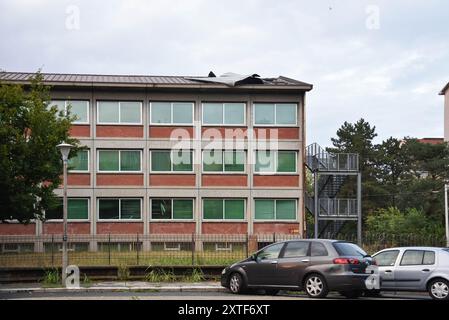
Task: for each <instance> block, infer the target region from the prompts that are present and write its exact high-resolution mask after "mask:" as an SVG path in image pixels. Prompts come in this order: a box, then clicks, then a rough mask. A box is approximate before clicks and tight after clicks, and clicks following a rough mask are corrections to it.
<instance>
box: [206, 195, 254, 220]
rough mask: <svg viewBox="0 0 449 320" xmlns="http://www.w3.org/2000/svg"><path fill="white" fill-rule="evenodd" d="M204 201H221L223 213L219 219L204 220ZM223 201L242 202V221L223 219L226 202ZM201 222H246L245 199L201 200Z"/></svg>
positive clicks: (211, 198) (212, 198)
mask: <svg viewBox="0 0 449 320" xmlns="http://www.w3.org/2000/svg"><path fill="white" fill-rule="evenodd" d="M204 200H221V201H222V202H223V212H222V218H221V219H206V218H204ZM225 200H243V208H244V210H245V211H244V212H243V219H226V218H225V212H226V201H225ZM201 209H202V210H201V213H202V216H201V220H202V221H203V222H244V221H246V220H247V206H246V199H245V198H214V197H210V198H203V199H202V208H201Z"/></svg>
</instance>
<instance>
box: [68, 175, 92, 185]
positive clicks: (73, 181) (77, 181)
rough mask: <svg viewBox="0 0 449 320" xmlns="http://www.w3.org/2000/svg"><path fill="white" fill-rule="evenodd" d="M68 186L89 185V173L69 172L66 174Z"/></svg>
mask: <svg viewBox="0 0 449 320" xmlns="http://www.w3.org/2000/svg"><path fill="white" fill-rule="evenodd" d="M67 184H68V185H69V186H88V185H90V173H70V174H69V175H68V176H67Z"/></svg>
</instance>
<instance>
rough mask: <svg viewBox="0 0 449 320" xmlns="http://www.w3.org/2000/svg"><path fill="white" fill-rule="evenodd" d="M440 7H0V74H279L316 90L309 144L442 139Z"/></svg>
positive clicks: (446, 32)
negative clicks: (349, 136)
mask: <svg viewBox="0 0 449 320" xmlns="http://www.w3.org/2000/svg"><path fill="white" fill-rule="evenodd" d="M448 21H449V1H447V0H421V1H418V0H395V1H391V0H388V1H378V0H371V1H363V0H351V1H349V0H347V1H346V0H321V1H298V0H292V1H282V0H278V1H275V0H270V1H263V0H239V1H234V0H226V1H214V0H207V1H206V0H188V1H186V0H179V1H168V0H163V1H162V0H160V1H149V0H141V1H140V0H126V1H111V0H108V1H94V0H88V1H75V0H72V1H63V0H54V1H49V0H48V1H47V0H1V1H0V39H1V42H0V43H1V50H0V69H3V70H6V71H36V70H37V69H39V68H42V70H43V72H61V73H105V74H155V75H207V73H208V72H209V71H211V70H212V71H214V72H215V73H216V74H222V73H225V72H228V71H232V72H236V73H242V74H252V73H257V74H259V75H261V76H262V77H271V76H278V75H284V76H288V77H291V78H295V79H298V80H302V81H305V82H309V83H312V84H313V85H314V89H313V91H311V92H310V94H309V96H308V99H307V132H308V137H307V140H308V143H310V142H314V141H317V142H319V143H320V144H322V145H324V146H326V145H329V144H330V141H329V140H330V137H332V136H335V132H336V130H337V129H338V127H340V126H341V124H342V123H343V122H344V121H345V120H346V121H351V122H354V121H356V120H357V119H359V118H361V117H363V118H365V119H366V120H368V121H369V122H371V123H372V124H374V125H376V127H377V132H378V134H379V137H380V139H384V138H387V137H389V136H394V137H403V136H413V137H442V136H443V97H442V96H438V92H439V90H441V89H442V88H443V86H444V85H445V84H446V83H447V82H448V81H449V25H448Z"/></svg>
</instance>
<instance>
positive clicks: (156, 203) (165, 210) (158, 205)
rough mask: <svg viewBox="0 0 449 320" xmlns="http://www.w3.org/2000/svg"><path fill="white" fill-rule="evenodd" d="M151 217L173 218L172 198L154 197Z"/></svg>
mask: <svg viewBox="0 0 449 320" xmlns="http://www.w3.org/2000/svg"><path fill="white" fill-rule="evenodd" d="M151 218H152V219H171V218H172V210H171V200H170V199H152V200H151Z"/></svg>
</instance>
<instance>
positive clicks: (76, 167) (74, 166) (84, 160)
mask: <svg viewBox="0 0 449 320" xmlns="http://www.w3.org/2000/svg"><path fill="white" fill-rule="evenodd" d="M68 167H69V170H70V171H72V172H87V171H89V150H78V152H77V153H76V155H75V156H74V157H71V158H70V159H69V162H68Z"/></svg>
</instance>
